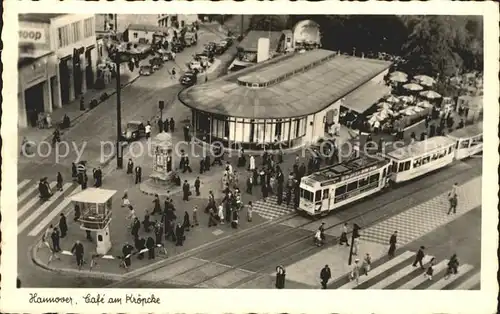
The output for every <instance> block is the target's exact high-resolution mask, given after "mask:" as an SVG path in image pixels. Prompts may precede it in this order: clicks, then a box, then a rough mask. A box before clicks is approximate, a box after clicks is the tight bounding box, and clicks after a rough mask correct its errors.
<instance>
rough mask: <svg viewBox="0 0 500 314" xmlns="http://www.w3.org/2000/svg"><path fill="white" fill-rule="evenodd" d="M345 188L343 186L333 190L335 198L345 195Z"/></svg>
mask: <svg viewBox="0 0 500 314" xmlns="http://www.w3.org/2000/svg"><path fill="white" fill-rule="evenodd" d="M346 188H347V186H345V185H343V186H340V187H338V188H336V189H335V196H339V195H342V194H344V193H345V191H346Z"/></svg>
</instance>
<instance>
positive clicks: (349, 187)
mask: <svg viewBox="0 0 500 314" xmlns="http://www.w3.org/2000/svg"><path fill="white" fill-rule="evenodd" d="M357 188H358V181H354V182H351V183H349V184H347V192H351V191H354V190H356V189H357Z"/></svg>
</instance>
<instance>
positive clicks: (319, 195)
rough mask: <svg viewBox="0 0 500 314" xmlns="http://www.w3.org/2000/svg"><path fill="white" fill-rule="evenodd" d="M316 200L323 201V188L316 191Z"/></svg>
mask: <svg viewBox="0 0 500 314" xmlns="http://www.w3.org/2000/svg"><path fill="white" fill-rule="evenodd" d="M314 201H315V202H318V201H321V190H319V191H316V194H315V195H314Z"/></svg>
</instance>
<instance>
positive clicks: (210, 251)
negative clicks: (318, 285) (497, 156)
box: [112, 165, 481, 288]
mask: <svg viewBox="0 0 500 314" xmlns="http://www.w3.org/2000/svg"><path fill="white" fill-rule="evenodd" d="M452 167H453V165H451V166H450V167H447V168H445V169H441V170H440V171H436V172H435V173H433V174H431V175H429V176H428V177H426V178H423V179H422V180H425V181H431V182H426V183H425V184H423V185H422V186H421V187H419V188H414V187H413V185H414V184H417V183H418V182H419V181H420V180H418V181H412V182H410V183H408V184H405V185H402V186H400V187H399V188H398V189H397V192H399V193H391V192H389V193H383V194H385V195H389V197H385V198H380V197H377V195H375V196H374V197H375V198H374V197H369V198H365V199H363V201H362V202H356V203H354V204H353V205H352V206H345V207H344V208H342V210H340V211H337V212H344V211H346V210H349V209H352V207H355V206H357V207H358V213H354V212H355V211H354V212H353V215H350V217H348V218H346V219H343V220H342V221H341V222H339V223H336V224H333V225H331V226H328V227H326V228H325V230H331V229H333V228H336V227H338V226H340V225H342V224H344V223H345V222H351V221H354V220H355V221H357V222H359V221H360V220H361V221H363V219H362V217H366V216H368V215H369V214H370V213H374V212H376V211H377V210H380V209H381V208H383V207H386V206H388V205H390V204H392V203H396V202H404V203H405V204H404V205H408V201H409V200H408V199H407V198H408V197H409V196H410V195H412V194H415V193H422V191H424V190H428V189H429V188H430V187H431V188H433V187H434V186H436V189H437V190H439V185H441V186H442V187H441V189H442V188H443V180H444V181H456V180H458V178H462V180H464V179H466V178H470V177H471V175H472V173H473V172H475V169H474V168H472V169H467V170H466V171H463V172H457V171H456V170H455V171H453V169H450V168H452ZM443 171H447V172H451V174H449V175H447V176H445V177H443V176H442V172H443ZM476 172H478V173H477V174H478V175H480V173H481V172H480V170H479V171H477V169H476ZM452 183H453V182H452ZM452 183H447V184H445V185H444V187H445V189H448V188H449V186H451V184H452ZM436 189H430V190H436ZM401 192H402V193H401ZM422 194H424V193H422ZM378 196H380V194H378ZM370 199H371V200H372V201H375V203H376V204H375V206H373V207H372V208H370V209H369V210H366V209H365V208H364V206H363V205H365V204H364V203H366V201H369V200H370ZM410 203H411V202H410ZM360 207H363V208H362V209H363V210H361V208H360ZM403 207H404V206H403ZM397 208H399V207H397ZM395 211H398V210H397V209H396V210H392V211H389V212H388V213H384V214H383V215H381V216H379V217H378V218H376V219H375V220H373V221H372V222H371V224H373V223H376V222H378V221H380V220H383V219H386V218H387V216H390V215H394V212H395ZM399 211H402V210H399ZM296 216H297V214H292V215H289V216H285V218H283V219H278V220H277V221H274V223H270V224H268V226H270V227H272V226H278V227H280V224H282V223H284V222H286V221H287V220H290V219H293V218H295V217H296ZM313 224H317V221H308V222H305V223H303V224H300V225H298V226H296V227H294V228H288V229H286V230H284V231H281V232H276V228H269V229H267V230H266V229H258V228H256V229H255V230H253V231H252V232H247V233H246V234H244V235H242V236H237V235H235V236H234V237H233V238H231V239H230V240H229V241H225V242H222V243H219V244H218V245H216V246H212V247H210V248H207V249H204V250H201V251H200V250H199V251H198V252H194V253H193V254H189V255H187V256H184V257H185V258H188V257H194V258H197V259H199V260H203V263H202V264H200V265H198V266H195V267H193V268H190V269H187V270H185V271H183V272H180V273H176V274H175V275H172V276H170V277H168V278H165V279H164V280H163V281H162V282H156V283H155V282H148V288H155V287H158V286H161V285H162V283H164V282H166V281H172V280H173V279H174V278H175V277H179V276H182V275H186V274H187V273H189V272H195V271H197V270H200V269H202V268H203V267H206V266H207V265H209V264H222V265H225V264H224V263H223V262H224V261H227V260H228V259H229V260H231V259H235V260H237V259H238V258H240V257H241V256H242V255H246V256H251V257H250V258H245V259H244V261H243V262H236V261H235V262H236V263H234V264H235V265H232V266H231V265H225V266H227V267H228V269H226V270H224V271H223V272H219V273H217V274H214V275H212V276H208V277H205V278H203V279H202V280H199V281H197V282H195V283H193V284H189V285H186V287H196V286H200V285H203V284H204V283H207V282H209V281H210V280H212V279H214V278H216V277H219V276H222V275H224V274H226V273H228V272H231V271H234V270H236V269H239V268H242V267H245V266H247V265H251V264H252V263H254V264H255V263H256V262H258V261H259V260H262V259H265V258H266V257H269V256H272V255H273V254H276V253H278V254H280V255H282V256H283V255H285V254H284V253H285V252H287V251H288V250H290V248H296V249H299V250H296V249H294V250H291V251H290V252H289V253H287V254H288V256H287V257H286V258H285V259H287V260H289V259H293V258H295V257H296V256H299V255H302V254H307V253H309V252H311V251H313V250H317V249H318V248H317V247H315V246H313V245H312V243H311V241H312V240H311V239H312V236H313V234H312V232H311V231H306V230H304V227H306V226H310V225H313ZM361 225H362V228H364V227H366V226H367V225H368V224H367V223H366V222H365V223H362V224H361ZM256 233H259V236H260V237H262V239H261V240H257V241H255V239H254V238H253V236H254V235H255V234H256ZM294 233H295V235H294ZM299 233H306V234H303V235H302V234H299ZM291 235H294V236H295V239H294V240H292V241H285V243H284V244H281V245H279V244H280V242H281V241H280V240H284V239H285V238H286V237H287V236H291ZM270 236H272V238H271V237H270ZM329 237H330V236H328V238H329ZM332 237H333V241H330V240H328V242H329V243H334V242H335V241H336V240H337V238H336V237H334V236H332ZM241 240H246V241H248V242H249V243H247V244H245V243H241ZM304 244H307V245H306V246H305V247H302V246H303V245H304ZM228 246H229V248H228ZM231 246H235V248H233V249H231V248H230V247H231ZM263 248H264V249H265V250H264V252H263V253H261V254H259V251H262V249H263ZM267 248H269V249H268V250H266V249H267ZM245 253H246V254H245ZM210 255H212V256H216V257H215V258H212V259H210V257H209V256H210ZM205 256H206V257H205ZM203 257H205V258H206V259H204V258H203ZM178 260H179V259H176V260H175V261H172V262H171V263H168V264H166V265H162V266H160V267H157V268H155V269H154V270H152V271H155V270H158V269H160V268H163V267H165V268H166V267H168V266H170V265H172V264H173V263H175V262H177V261H178ZM230 264H233V263H230ZM266 267H269V266H268V265H266V266H264V268H266ZM152 271H151V272H152ZM260 272H261V269H260V268H259V269H258V270H257V271H256V272H255V273H254V274H253V275H251V276H248V278H244V281H245V282H247V281H251V280H253V279H255V278H257V277H260V276H262V274H261V273H260ZM140 276H141V274H139V275H136V276H132V277H130V278H127V279H125V280H123V281H120V282H118V283H116V284H114V285H112V286H113V287H120V286H123V287H125V286H126V285H127V283H130V282H133V281H135V280H140V278H139V277H140ZM174 281H175V280H174ZM240 284H241V283H240Z"/></svg>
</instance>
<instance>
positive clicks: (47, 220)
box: [28, 186, 81, 237]
mask: <svg viewBox="0 0 500 314" xmlns="http://www.w3.org/2000/svg"><path fill="white" fill-rule="evenodd" d="M80 190H81V186H78V187H77V188H76V189H75V190H74V191H73V193H75V192H79V191H80ZM70 203H71V200H70V199H69V198H65V199H64V200H63V201H62V202H61V203H60V204H59V205H57V207H56V208H54V210H52V211H51V212H50V213H49V214H48V215H47V216H46V217H45V218H44V219H43V220H42V221H41V222H40V223H39V224H37V226H36V227H35V228H34V229H33V230H31V232H30V233H29V234H28V235H29V236H30V237H35V236H37V235H38V234H39V233H40V232H41V231H42V230H43V229H45V227H46V226H47V225H48V224H49V223H50V222H51V221H52V219H54V218H55V217H56V216H57V215H59V214H60V213H61V212H62V211H63V210H64V209H65V208H66V207H68V205H69V204H70Z"/></svg>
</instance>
